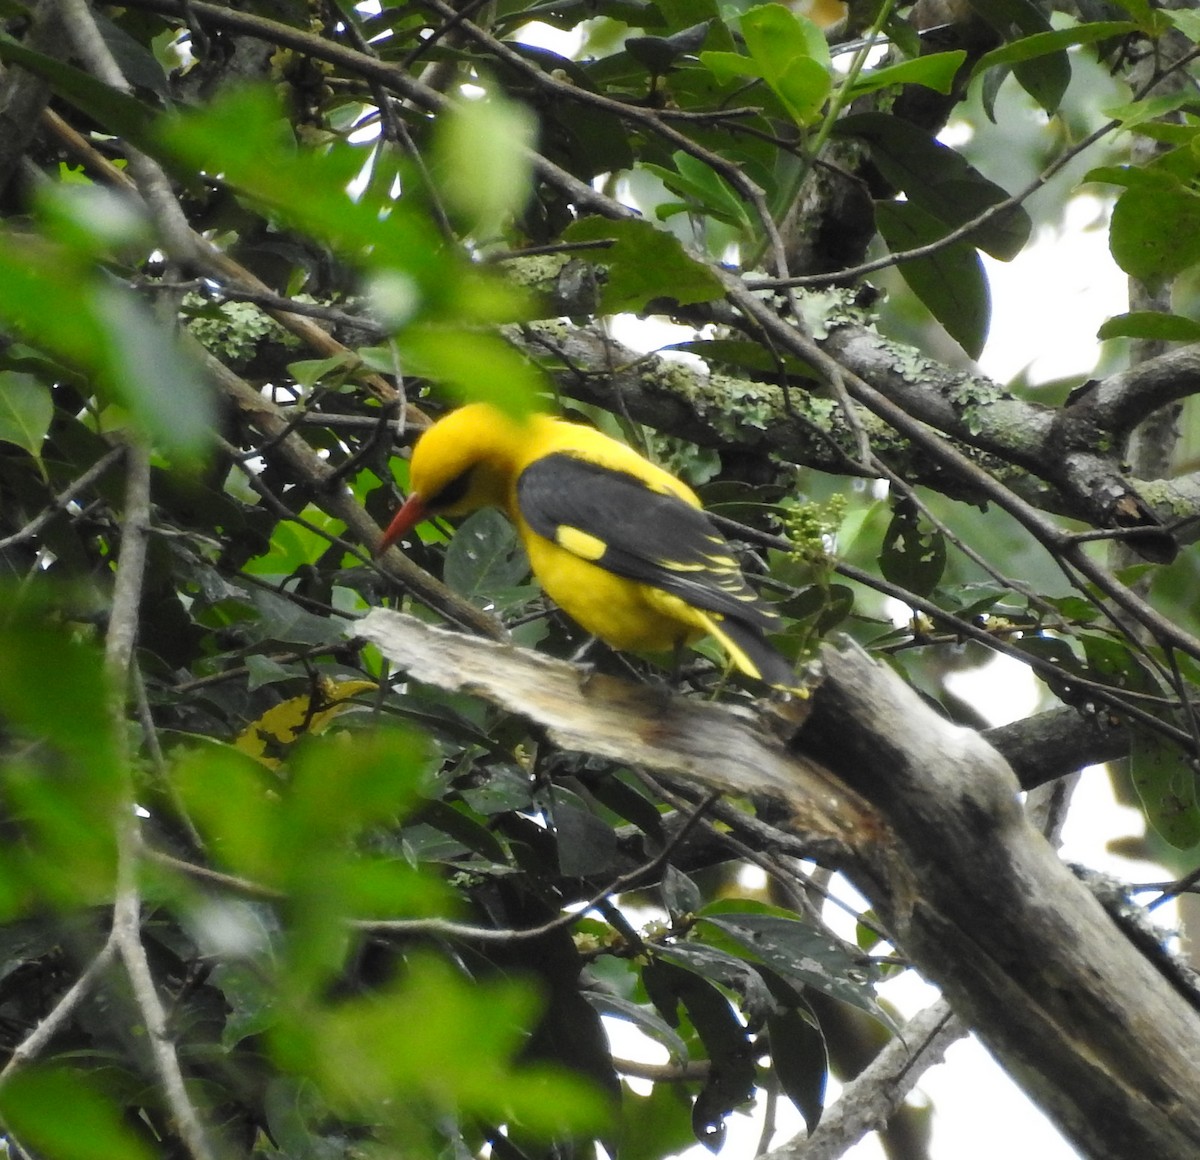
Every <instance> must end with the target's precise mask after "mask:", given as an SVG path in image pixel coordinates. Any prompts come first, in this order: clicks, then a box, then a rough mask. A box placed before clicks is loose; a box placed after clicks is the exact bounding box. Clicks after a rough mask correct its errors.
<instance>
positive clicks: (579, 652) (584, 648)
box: [570, 636, 600, 668]
mask: <svg viewBox="0 0 1200 1160" xmlns="http://www.w3.org/2000/svg"><path fill="white" fill-rule="evenodd" d="M599 640H600V638H599V637H598V636H589V637H588V638H587V640H585V641H584V642H583V644H581V645H580V646H579V647H578V648H577V649H576V650H575V651H574V652H573V653H572V654H571V657H570V660H571V664H573V665H581V664H583V663H584V661H585V660H586V659H587V655H588V653H590V652H591V651H592V649H594V648H595V647H596V644H597V642H598V641H599ZM592 667H593V668H594V667H595V666H594V665H593V666H592Z"/></svg>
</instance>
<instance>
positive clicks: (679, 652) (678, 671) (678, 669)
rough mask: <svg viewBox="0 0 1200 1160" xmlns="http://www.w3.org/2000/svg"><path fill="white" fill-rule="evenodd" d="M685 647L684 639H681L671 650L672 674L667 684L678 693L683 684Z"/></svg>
mask: <svg viewBox="0 0 1200 1160" xmlns="http://www.w3.org/2000/svg"><path fill="white" fill-rule="evenodd" d="M685 647H686V645H685V644H684V640H683V637H680V638H679V639H678V640H677V641H676V642H675V647H674V648H673V649H672V650H671V674H670V676H669V677H668V679H667V684H668V686H669V687H670V688H671V689H672V690H673V691H674V692H676V693H678V692H680V691H681V686H682V684H683V650H684V648H685Z"/></svg>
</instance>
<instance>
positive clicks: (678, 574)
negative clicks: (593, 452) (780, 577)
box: [517, 452, 778, 632]
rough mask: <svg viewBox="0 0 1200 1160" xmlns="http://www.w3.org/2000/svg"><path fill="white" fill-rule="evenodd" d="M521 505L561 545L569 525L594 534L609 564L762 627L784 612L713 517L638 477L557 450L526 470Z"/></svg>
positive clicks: (601, 560)
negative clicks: (756, 583) (744, 569)
mask: <svg viewBox="0 0 1200 1160" xmlns="http://www.w3.org/2000/svg"><path fill="white" fill-rule="evenodd" d="M517 504H518V506H519V507H520V509H521V514H522V515H523V516H524V517H525V520H526V521H527V522H528V524H529V526H530V527H531V528H533V530H534V531H535V532H537V534H538V535H539V536H544V537H545V538H546V539H548V540H553V541H555V542H556V543H561V542H562V541H563V539H564V535H563V531H564V529H574V530H576V531H578V532H583V533H585V534H586V535H587V536H589V537H593V538H594V539H595V540H596V541H598V542H599V543H600V544H602V545H603V550H602V552H600V553H599V554H598V555H596V556H594V557H593V556H590V555H589V556H588V559H591V560H592V562H593V563H595V564H597V565H599V566H600V567H601V568H605V569H607V570H608V571H610V572H613V573H615V574H616V575H618V576H625V577H627V578H628V579H630V580H637V581H639V582H640V583H642V584H650V585H652V586H653V587H655V588H661V589H662V590H663V591H665V592H670V593H671V594H672V595H674V596H678V597H680V599H682V600H684V601H686V602H687V603H688V604H690V605H691V606H692V607H693V608H700V609H703V610H704V611H706V612H718V613H720V614H721V615H722V616H727V617H729V618H730V619H731V620H737V621H740V622H742V623H743V624H746V625H748V626H752V627H753V628H755V629H758V630H760V631H766V632H769V631H771V630H772V629H774V628H775V627H776V624H777V621H778V617H777V616H776V614H775V613H774V612H773V611H771V609H770V608H768V607H767V606H766V605H764V604H763V603H762V602H761V601H760V600H759V599H758V596H757V595H756V594H755V592H754V590H753V589H752V588H751V587H750V586H749V585H748V584H747V583H746V580H745V577H743V576H742V573H741V569H740V568H739V567H738V562H737V560H736V559H735V557H734V555H733V552H732V550H731V549H730V547H729V544H728V543H726V541H725V538H724V537H723V536H722V535H721V533H720V532H718V531H717V529H716V527H715V526H714V525H713V523H712V521H711V520H710V519H709V518H708V516H706V515H705V514H704V512H702V511H700V510H699V509H698V508H694V507H692V505H691V504H688V503H685V502H684V501H683V500H681V499H680V498H679V497H678V496H674V495H664V494H663V493H662V492H657V491H653V490H652V489H651V488H649V487H647V486H646V485H645V484H644V483H643V482H642V481H641V480H639V479H638V478H637V477H636V476H633V475H629V474H628V473H627V472H624V471H614V470H612V469H611V468H608V467H601V466H599V465H598V464H595V463H590V462H588V461H587V460H586V459H580V458H578V457H577V456H574V455H567V454H563V453H561V452H560V453H555V454H553V455H547V456H545V457H544V458H542V459H539V460H537V461H536V462H535V463H532V464H530V465H529V467H527V468H526V469H525V470H524V471H523V472H522V473H521V476H520V478H519V479H518V480H517ZM565 538H567V539H568V540H569V538H570V533H569V532H568V533H567V535H566V537H565Z"/></svg>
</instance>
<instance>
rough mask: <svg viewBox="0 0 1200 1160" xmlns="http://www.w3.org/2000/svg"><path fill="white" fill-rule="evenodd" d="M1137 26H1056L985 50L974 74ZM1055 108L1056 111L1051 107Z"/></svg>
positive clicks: (1120, 22)
mask: <svg viewBox="0 0 1200 1160" xmlns="http://www.w3.org/2000/svg"><path fill="white" fill-rule="evenodd" d="M1136 31H1137V25H1136V24H1134V23H1132V22H1131V21H1128V20H1105V21H1097V22H1096V23H1094V24H1076V25H1073V26H1072V27H1070V28H1056V29H1053V30H1052V31H1050V32H1037V33H1034V34H1033V35H1032V36H1025V37H1022V38H1021V39H1020V40H1014V41H1010V42H1009V43H1008V44H1006V45H1004V46H1003V47H1001V48H994V49H992V51H991V52H987V53H984V55H983V56H981V57H980V58H979V60H978V61H976V62H975V67H974V68H973V69H972V70H971V76H972V77H977V76H979V75H980V74H981V73H984V72H986V71H987V70H988V69H990V68H995V67H996V66H997V65H1006V66H1007V65H1015V64H1019V63H1021V62H1022V61H1026V60H1032V59H1033V58H1034V57H1039V56H1046V55H1047V54H1049V53H1059V52H1061V51H1062V50H1063V49H1065V48H1070V47H1072V46H1073V45H1076V44H1094V43H1095V42H1096V41H1098V40H1108V39H1110V38H1111V37H1114V36H1125V35H1127V34H1128V33H1131V32H1136ZM1048 111H1053V110H1048Z"/></svg>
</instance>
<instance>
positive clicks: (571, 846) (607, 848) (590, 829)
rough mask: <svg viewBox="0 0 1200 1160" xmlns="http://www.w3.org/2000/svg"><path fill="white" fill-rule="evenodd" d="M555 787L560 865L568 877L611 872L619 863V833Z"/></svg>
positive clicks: (561, 870) (556, 827)
mask: <svg viewBox="0 0 1200 1160" xmlns="http://www.w3.org/2000/svg"><path fill="white" fill-rule="evenodd" d="M565 796H566V795H565V793H564V792H563V791H561V790H559V789H556V790H555V793H554V800H553V807H552V817H553V821H554V830H555V833H556V835H557V837H558V868H559V871H560V872H561V873H562V874H564V875H566V876H567V877H568V878H587V877H589V876H592V875H600V874H611V873H612V872H613V871H614V870H615V869H616V868H617V866H616V862H617V835H616V832H615V831H614V830H613V828H612V826H610V825H609V824H608V823H607V822H605V821H604V820H603V819H602V818H598V817H597V816H596V815H595V814H594V813H592V812H591V811H590V810H589V809H587V808H586V807H584V806H582V805H575V804H573V803H572V802H570V801H566V800H564V798H565Z"/></svg>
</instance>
